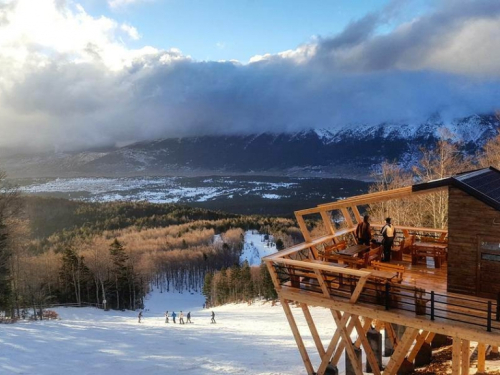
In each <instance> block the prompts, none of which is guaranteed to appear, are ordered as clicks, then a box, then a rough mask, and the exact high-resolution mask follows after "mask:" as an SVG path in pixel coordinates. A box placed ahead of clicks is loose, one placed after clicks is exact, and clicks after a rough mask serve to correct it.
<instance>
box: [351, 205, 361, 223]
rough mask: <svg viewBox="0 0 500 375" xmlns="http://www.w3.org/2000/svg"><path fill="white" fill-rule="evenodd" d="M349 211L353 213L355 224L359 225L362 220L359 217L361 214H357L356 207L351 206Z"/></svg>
mask: <svg viewBox="0 0 500 375" xmlns="http://www.w3.org/2000/svg"><path fill="white" fill-rule="evenodd" d="M351 210H352V212H353V213H354V217H355V218H356V223H358V224H359V223H361V222H362V221H363V218H362V217H361V214H360V213H359V210H358V206H351Z"/></svg>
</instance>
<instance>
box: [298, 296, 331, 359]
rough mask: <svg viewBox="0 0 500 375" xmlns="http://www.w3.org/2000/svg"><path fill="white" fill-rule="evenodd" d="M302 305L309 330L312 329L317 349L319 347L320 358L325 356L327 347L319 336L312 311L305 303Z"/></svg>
mask: <svg viewBox="0 0 500 375" xmlns="http://www.w3.org/2000/svg"><path fill="white" fill-rule="evenodd" d="M300 307H302V311H303V312H304V317H305V318H306V322H307V325H308V326H309V330H310V331H311V335H312V338H313V340H314V344H315V345H316V349H318V354H319V356H320V358H323V356H324V355H325V348H324V346H323V343H322V342H321V338H320V337H319V334H318V330H317V329H316V325H315V324H314V320H313V318H312V316H311V312H310V311H309V307H308V306H307V305H306V304H305V303H301V304H300Z"/></svg>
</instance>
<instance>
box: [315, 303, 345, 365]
mask: <svg viewBox="0 0 500 375" xmlns="http://www.w3.org/2000/svg"><path fill="white" fill-rule="evenodd" d="M332 314H333V311H332ZM338 314H340V312H338ZM350 317H351V316H350V315H349V314H346V313H344V315H343V316H342V319H341V321H340V323H339V324H337V329H336V330H335V333H334V334H333V337H332V340H331V341H330V344H329V345H328V348H327V349H326V353H325V355H324V356H323V358H322V359H321V364H320V365H319V368H318V374H323V373H324V372H325V370H326V366H328V364H329V363H330V358H332V355H333V352H334V351H335V349H336V348H337V343H338V342H339V340H340V337H341V336H340V331H339V329H340V328H344V327H345V325H346V324H347V321H348V320H349V318H350ZM353 327H354V324H353ZM339 358H340V356H339ZM331 362H332V365H334V366H337V363H338V359H337V360H335V359H334V358H333V359H332V361H331Z"/></svg>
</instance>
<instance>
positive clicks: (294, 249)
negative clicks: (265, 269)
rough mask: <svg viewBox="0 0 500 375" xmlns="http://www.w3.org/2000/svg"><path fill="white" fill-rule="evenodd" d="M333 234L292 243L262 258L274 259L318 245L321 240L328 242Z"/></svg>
mask: <svg viewBox="0 0 500 375" xmlns="http://www.w3.org/2000/svg"><path fill="white" fill-rule="evenodd" d="M334 237H335V236H333V235H329V236H321V237H317V238H315V239H313V240H312V241H311V242H302V243H299V244H297V245H294V246H292V247H289V248H288V249H285V250H281V251H278V252H277V253H274V254H271V255H268V256H266V257H264V258H262V259H263V260H268V259H269V260H274V259H281V258H283V257H285V256H288V255H292V254H295V253H297V252H299V251H301V250H304V249H307V248H309V247H311V246H316V245H319V244H321V243H323V242H328V241H331V240H332V239H333V238H334Z"/></svg>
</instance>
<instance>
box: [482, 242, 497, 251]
mask: <svg viewBox="0 0 500 375" xmlns="http://www.w3.org/2000/svg"><path fill="white" fill-rule="evenodd" d="M480 246H481V250H486V251H500V242H499V241H481V243H480Z"/></svg>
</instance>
